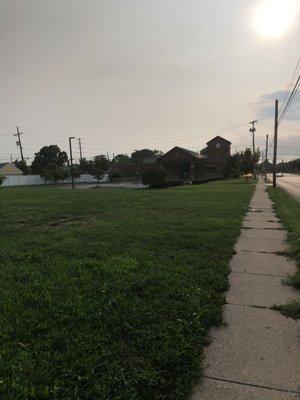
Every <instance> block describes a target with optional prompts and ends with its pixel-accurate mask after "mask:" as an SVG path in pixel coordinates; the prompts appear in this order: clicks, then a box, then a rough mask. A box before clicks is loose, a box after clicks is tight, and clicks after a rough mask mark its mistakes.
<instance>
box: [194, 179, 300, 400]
mask: <svg viewBox="0 0 300 400" xmlns="http://www.w3.org/2000/svg"><path fill="white" fill-rule="evenodd" d="M285 238H286V232H285V230H284V229H283V226H282V225H281V223H280V221H279V220H278V218H277V217H276V215H275V213H274V211H273V208H272V203H271V201H270V199H269V198H268V195H267V192H266V185H265V183H264V181H263V179H260V180H259V182H258V184H257V186H256V190H255V192H254V195H253V197H252V199H251V202H250V206H249V212H248V213H247V215H246V216H245V219H244V222H243V229H242V233H241V235H240V237H239V239H238V242H237V243H236V247H235V250H236V252H237V253H236V255H235V256H234V257H233V258H232V260H231V274H230V277H229V279H230V290H229V291H228V293H227V297H226V300H227V304H226V306H225V307H224V315H225V320H226V321H227V325H226V326H223V327H221V328H218V329H217V328H215V329H213V330H212V331H211V336H212V338H213V342H212V344H211V345H210V346H209V347H207V349H206V352H205V353H206V354H205V372H204V378H203V381H202V384H201V385H200V386H199V387H198V388H197V389H196V391H195V393H194V395H193V397H192V400H277V399H278V400H291V399H299V398H300V396H299V384H300V349H299V344H300V343H299V334H300V329H299V322H296V321H294V320H293V319H291V318H286V317H284V316H283V315H281V314H280V312H278V311H274V310H271V309H270V307H272V306H273V305H274V304H277V305H280V304H283V303H286V302H288V301H289V300H291V299H299V297H300V296H299V294H298V293H299V292H298V291H296V290H295V289H293V288H292V287H290V286H284V285H283V284H282V278H284V277H285V276H287V275H288V274H291V273H293V272H294V271H295V270H296V266H295V264H294V263H293V262H292V261H290V260H289V259H287V258H286V257H284V256H282V255H280V254H279V253H278V254H277V252H284V251H285V250H286V243H285Z"/></svg>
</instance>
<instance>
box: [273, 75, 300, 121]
mask: <svg viewBox="0 0 300 400" xmlns="http://www.w3.org/2000/svg"><path fill="white" fill-rule="evenodd" d="M299 86H300V75H299V76H298V79H297V80H296V83H295V85H294V88H293V90H292V92H291V94H290V97H289V99H288V101H287V102H286V105H285V107H284V109H283V111H282V112H281V114H280V117H279V119H278V124H280V122H281V120H282V119H283V118H284V116H285V114H286V113H287V111H288V109H289V108H290V105H291V103H292V101H293V100H294V98H295V96H296V94H297V91H298V89H299Z"/></svg>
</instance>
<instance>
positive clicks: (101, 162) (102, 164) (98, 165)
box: [92, 155, 109, 181]
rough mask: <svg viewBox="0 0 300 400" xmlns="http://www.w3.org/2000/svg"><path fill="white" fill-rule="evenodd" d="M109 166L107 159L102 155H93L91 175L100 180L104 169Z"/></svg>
mask: <svg viewBox="0 0 300 400" xmlns="http://www.w3.org/2000/svg"><path fill="white" fill-rule="evenodd" d="M108 167H109V160H108V159H107V157H106V156H104V155H98V156H95V157H94V160H93V172H92V174H93V176H94V177H95V178H96V179H97V181H100V179H101V178H102V176H103V175H104V173H105V171H106V170H107V169H108Z"/></svg>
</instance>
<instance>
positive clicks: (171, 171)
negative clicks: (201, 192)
mask: <svg viewBox="0 0 300 400" xmlns="http://www.w3.org/2000/svg"><path fill="white" fill-rule="evenodd" d="M230 146H231V142H229V140H226V139H224V138H222V137H221V136H216V137H214V138H213V139H211V140H210V141H209V142H207V147H206V149H205V152H204V155H202V154H199V153H196V152H194V151H191V150H187V149H184V148H182V147H178V146H176V147H173V149H171V150H169V151H168V152H167V153H165V154H164V155H162V156H161V157H159V159H158V162H159V164H161V165H163V167H164V168H165V169H166V171H167V173H168V179H169V180H188V179H190V180H195V179H200V178H201V177H203V176H206V175H211V174H214V175H221V174H223V172H224V169H225V166H226V163H227V160H228V158H229V157H230Z"/></svg>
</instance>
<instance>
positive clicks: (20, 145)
mask: <svg viewBox="0 0 300 400" xmlns="http://www.w3.org/2000/svg"><path fill="white" fill-rule="evenodd" d="M21 135H22V133H21V132H20V131H19V127H18V126H17V133H15V134H14V136H17V137H18V140H17V146H19V147H20V153H21V160H22V163H24V157H23V149H22V142H21Z"/></svg>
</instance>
